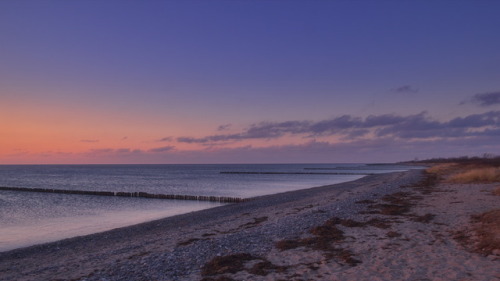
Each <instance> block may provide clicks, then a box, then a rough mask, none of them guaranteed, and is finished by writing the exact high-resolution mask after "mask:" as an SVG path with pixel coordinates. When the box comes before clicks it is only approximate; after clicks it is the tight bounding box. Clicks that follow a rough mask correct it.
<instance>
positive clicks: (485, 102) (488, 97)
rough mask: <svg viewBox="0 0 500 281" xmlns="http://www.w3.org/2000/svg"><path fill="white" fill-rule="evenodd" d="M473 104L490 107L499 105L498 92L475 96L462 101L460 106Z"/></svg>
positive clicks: (499, 96)
mask: <svg viewBox="0 0 500 281" xmlns="http://www.w3.org/2000/svg"><path fill="white" fill-rule="evenodd" d="M467 103H474V104H478V105H479V106H483V107H486V106H492V105H496V104H500V91H498V92H491V93H482V94H475V95H474V96H472V98H470V99H468V100H465V101H462V102H461V103H460V104H461V105H463V104H467Z"/></svg>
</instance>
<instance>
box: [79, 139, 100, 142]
mask: <svg viewBox="0 0 500 281" xmlns="http://www.w3.org/2000/svg"><path fill="white" fill-rule="evenodd" d="M80 142H86V143H95V142H99V140H87V139H85V140H80Z"/></svg>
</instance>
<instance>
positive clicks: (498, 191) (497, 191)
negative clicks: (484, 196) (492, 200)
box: [492, 186, 500, 196]
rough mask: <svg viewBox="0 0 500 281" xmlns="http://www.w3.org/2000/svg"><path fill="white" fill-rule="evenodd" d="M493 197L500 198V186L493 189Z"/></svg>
mask: <svg viewBox="0 0 500 281" xmlns="http://www.w3.org/2000/svg"><path fill="white" fill-rule="evenodd" d="M492 193H493V195H496V196H500V186H497V187H496V188H495V189H493V192H492Z"/></svg>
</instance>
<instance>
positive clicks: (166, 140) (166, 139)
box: [158, 137, 173, 142]
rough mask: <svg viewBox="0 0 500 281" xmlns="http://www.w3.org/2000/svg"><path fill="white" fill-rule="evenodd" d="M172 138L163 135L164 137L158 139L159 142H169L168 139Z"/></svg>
mask: <svg viewBox="0 0 500 281" xmlns="http://www.w3.org/2000/svg"><path fill="white" fill-rule="evenodd" d="M172 140H173V138H172V137H165V138H161V139H159V140H158V141H159V142H170V141H172Z"/></svg>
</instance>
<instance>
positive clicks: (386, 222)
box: [0, 170, 500, 281]
mask: <svg viewBox="0 0 500 281" xmlns="http://www.w3.org/2000/svg"><path fill="white" fill-rule="evenodd" d="M422 179H423V176H422V172H421V171H418V170H413V171H409V172H400V173H391V174H381V175H370V176H367V177H364V178H362V179H359V180H356V181H353V182H348V183H342V184H337V185H332V186H324V187H317V188H312V189H305V190H299V191H293V192H286V193H282V194H276V195H268V196H262V197H257V198H254V199H253V200H251V201H248V202H243V203H239V204H232V205H226V206H222V207H217V208H213V209H209V210H203V211H199V212H193V213H189V214H184V215H179V216H175V217H171V218H166V219H162V220H157V221H153V222H148V223H143V224H140V225H136V226H131V227H126V228H120V229H115V230H112V231H108V232H104V233H99V234H94V235H89V236H84V237H77V238H72V239H66V240H63V241H59V242H55V243H50V244H45V245H38V246H33V247H29V248H24V249H18V250H14V251H10V252H6V253H0V279H1V280H206V281H208V280H280V279H281V280H427V279H428V280H493V279H495V278H500V272H499V270H498V268H500V267H499V265H500V263H499V256H498V255H495V254H492V255H489V256H484V255H481V254H478V253H474V252H471V251H470V249H467V248H466V247H464V246H463V245H462V244H460V242H459V241H457V240H456V239H454V237H455V236H456V235H457V233H459V232H460V231H462V233H463V231H467V229H469V228H470V216H471V215H472V214H477V213H481V212H485V211H488V210H490V209H493V208H495V207H497V206H498V205H499V204H498V203H499V201H500V200H499V198H500V196H494V195H492V194H491V190H492V189H493V188H495V185H492V184H489V185H488V184H482V185H478V184H475V185H474V184H468V185H463V184H462V185H459V184H453V185H452V184H438V185H437V186H433V187H425V184H421V183H420V184H419V182H420V181H421V180H422ZM498 254H500V253H498Z"/></svg>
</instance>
